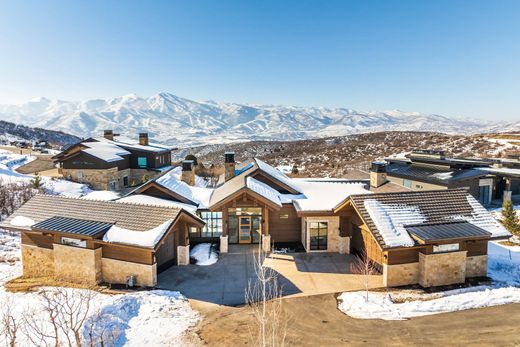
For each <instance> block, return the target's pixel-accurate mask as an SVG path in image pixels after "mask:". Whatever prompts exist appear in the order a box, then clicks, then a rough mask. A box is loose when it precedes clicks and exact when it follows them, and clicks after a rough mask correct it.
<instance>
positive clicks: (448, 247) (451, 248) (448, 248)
mask: <svg viewBox="0 0 520 347" xmlns="http://www.w3.org/2000/svg"><path fill="white" fill-rule="evenodd" d="M458 250H459V244H458V243H448V244H445V245H438V246H435V245H434V246H433V253H444V252H455V251H458Z"/></svg>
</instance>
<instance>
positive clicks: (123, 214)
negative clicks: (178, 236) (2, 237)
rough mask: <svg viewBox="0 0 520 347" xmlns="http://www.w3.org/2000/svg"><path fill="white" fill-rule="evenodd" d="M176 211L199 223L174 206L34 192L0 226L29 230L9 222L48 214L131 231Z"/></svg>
mask: <svg viewBox="0 0 520 347" xmlns="http://www.w3.org/2000/svg"><path fill="white" fill-rule="evenodd" d="M180 214H186V215H187V216H189V217H190V218H192V219H193V220H194V221H196V223H202V224H203V222H202V221H201V220H200V218H199V217H197V216H195V215H193V214H191V213H190V212H188V211H186V210H184V209H180V208H177V207H166V206H155V205H146V204H135V203H120V202H115V201H101V200H85V199H77V198H66V197H62V196H56V195H44V194H38V195H35V196H34V197H32V198H31V199H30V200H29V201H27V202H26V203H25V204H24V205H23V206H22V207H20V208H19V209H18V210H16V211H15V212H14V213H13V214H12V215H10V216H9V217H8V218H7V219H6V220H4V221H3V222H2V223H1V224H0V227H2V228H5V229H10V230H17V231H30V230H31V226H32V225H24V226H19V225H16V224H11V221H12V220H13V219H15V218H16V217H19V216H22V217H25V218H27V219H30V220H32V221H34V224H36V223H40V222H43V221H45V220H48V219H50V218H52V217H65V218H73V219H83V220H89V221H95V222H102V223H110V224H115V225H117V226H118V227H120V228H126V229H131V230H135V231H148V230H150V229H153V228H156V227H157V226H159V225H161V224H163V223H165V222H166V221H168V220H176V219H177V218H178V216H179V215H180ZM34 224H33V225H34Z"/></svg>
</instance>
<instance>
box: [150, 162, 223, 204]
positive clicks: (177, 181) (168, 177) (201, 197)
mask: <svg viewBox="0 0 520 347" xmlns="http://www.w3.org/2000/svg"><path fill="white" fill-rule="evenodd" d="M181 174H182V168H181V167H176V168H174V169H172V170H170V171H168V172H166V173H165V174H164V175H162V176H161V177H159V178H158V179H157V180H156V181H155V182H156V183H157V184H159V185H161V186H163V187H165V188H167V189H169V190H170V191H172V192H174V193H176V194H179V195H181V196H183V197H185V198H186V199H188V200H190V201H193V202H194V203H196V204H197V205H198V207H199V208H208V206H209V200H210V197H211V194H212V193H213V189H211V188H207V186H208V182H207V181H206V180H204V179H203V178H202V177H199V176H195V186H190V185H189V184H187V183H185V182H183V181H181Z"/></svg>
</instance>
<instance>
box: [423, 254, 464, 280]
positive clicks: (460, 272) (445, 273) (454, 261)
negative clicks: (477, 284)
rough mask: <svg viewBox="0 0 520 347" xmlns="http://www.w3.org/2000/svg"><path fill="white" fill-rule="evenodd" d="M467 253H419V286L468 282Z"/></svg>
mask: <svg viewBox="0 0 520 347" xmlns="http://www.w3.org/2000/svg"><path fill="white" fill-rule="evenodd" d="M466 253H467V252H466V251H459V252H449V253H436V254H424V253H419V284H420V285H421V286H423V287H434V286H442V285H448V284H455V283H463V282H464V281H465V280H466Z"/></svg>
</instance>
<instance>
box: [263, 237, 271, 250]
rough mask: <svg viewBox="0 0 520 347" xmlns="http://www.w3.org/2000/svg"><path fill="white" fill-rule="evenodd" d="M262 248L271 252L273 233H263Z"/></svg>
mask: <svg viewBox="0 0 520 347" xmlns="http://www.w3.org/2000/svg"><path fill="white" fill-rule="evenodd" d="M262 250H263V251H264V252H266V253H269V252H271V235H262Z"/></svg>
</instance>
